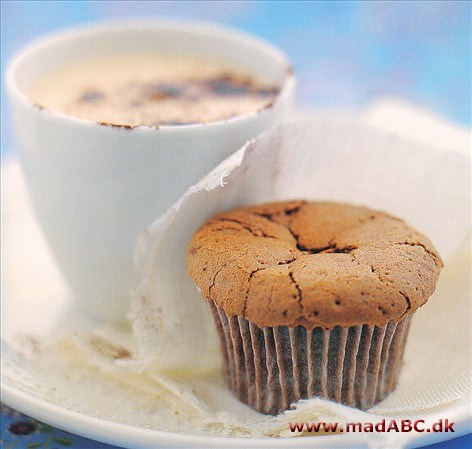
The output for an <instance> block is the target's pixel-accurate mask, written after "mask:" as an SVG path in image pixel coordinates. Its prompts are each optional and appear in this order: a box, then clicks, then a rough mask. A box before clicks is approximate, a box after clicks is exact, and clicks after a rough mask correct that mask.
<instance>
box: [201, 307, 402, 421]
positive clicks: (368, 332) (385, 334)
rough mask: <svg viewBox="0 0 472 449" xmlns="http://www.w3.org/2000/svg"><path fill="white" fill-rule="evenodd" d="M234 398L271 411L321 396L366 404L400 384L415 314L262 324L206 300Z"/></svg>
mask: <svg viewBox="0 0 472 449" xmlns="http://www.w3.org/2000/svg"><path fill="white" fill-rule="evenodd" d="M208 304H209V305H210V309H211V311H212V314H213V319H214V321H215V324H216V328H217V330H218V334H219V338H220V343H221V348H222V352H223V359H224V367H225V370H224V374H225V379H226V382H227V384H228V386H229V387H230V388H231V390H232V391H233V393H234V394H235V395H236V397H237V398H238V399H239V400H241V401H242V402H245V403H246V404H248V405H250V406H251V407H252V408H254V409H255V410H257V411H259V412H261V413H266V414H270V415H275V414H277V413H279V412H282V411H284V410H287V409H289V408H290V405H291V404H293V403H295V402H297V401H299V400H300V399H308V398H312V397H322V398H326V399H331V400H333V401H336V402H341V403H343V404H345V405H350V406H353V407H356V408H359V409H362V410H366V409H368V408H370V407H372V406H374V405H375V404H377V403H378V402H380V401H381V400H382V399H383V398H385V397H386V396H387V395H388V394H389V393H390V392H392V391H393V390H394V389H395V386H396V384H397V380H398V376H399V372H400V369H401V365H402V360H403V352H404V349H405V344H406V339H407V335H408V330H409V326H410V321H411V315H407V316H406V317H405V318H403V319H402V320H401V321H399V322H394V321H390V322H389V323H387V325H386V326H369V325H367V324H365V325H360V326H350V327H341V326H335V327H334V328H333V329H331V330H326V329H323V328H321V327H315V328H314V329H312V330H310V329H306V328H305V327H303V326H297V327H292V328H289V327H288V326H274V327H264V328H260V327H258V326H256V325H255V324H253V323H251V322H250V321H248V320H246V319H245V318H241V317H237V316H227V315H226V313H225V312H224V310H223V309H222V308H219V307H217V306H216V305H215V303H214V302H213V301H212V300H209V301H208Z"/></svg>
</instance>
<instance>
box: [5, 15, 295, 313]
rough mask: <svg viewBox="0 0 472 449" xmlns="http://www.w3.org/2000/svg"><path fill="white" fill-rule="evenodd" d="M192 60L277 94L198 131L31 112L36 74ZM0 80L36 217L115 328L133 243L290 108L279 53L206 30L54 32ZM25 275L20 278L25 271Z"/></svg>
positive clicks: (83, 297)
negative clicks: (147, 58)
mask: <svg viewBox="0 0 472 449" xmlns="http://www.w3.org/2000/svg"><path fill="white" fill-rule="evenodd" d="M130 53H136V54H143V53H146V54H150V53H151V54H153V53H157V54H162V53H164V54H168V53H170V54H173V55H192V56H197V57H199V58H200V59H202V60H204V61H220V62H222V63H224V64H225V65H229V67H235V68H237V69H240V70H244V71H249V72H252V73H255V74H256V75H259V76H261V77H262V78H263V79H265V80H267V81H268V82H270V83H275V84H276V85H278V86H280V93H279V95H278V97H277V99H276V101H275V102H274V104H273V106H271V107H269V108H266V109H264V110H262V111H259V112H254V113H251V114H246V115H241V116H237V117H234V118H230V119H226V120H220V121H215V122H211V123H207V124H192V125H180V126H162V127H159V129H155V128H150V127H138V128H133V129H126V128H123V127H114V126H106V125H100V124H97V123H94V122H91V121H88V120H83V119H79V118H75V117H71V116H67V115H65V114H61V113H58V112H55V111H51V110H48V109H41V108H38V107H37V106H35V105H34V104H33V103H32V101H31V100H30V99H29V98H28V95H27V94H26V92H27V91H28V89H29V88H30V86H32V84H34V83H35V82H36V81H37V80H39V79H40V78H42V77H44V76H46V75H48V74H50V73H53V72H54V71H56V70H58V69H59V68H62V67H66V66H71V65H74V64H76V63H79V62H81V61H84V60H87V59H89V58H96V57H100V56H114V55H120V54H130ZM6 83H7V89H8V94H9V97H10V103H11V112H12V115H13V123H14V128H15V137H16V145H17V149H18V151H19V153H20V158H21V160H22V163H23V167H24V172H25V177H26V181H27V184H28V188H29V192H30V195H31V199H32V202H33V206H34V209H35V212H36V214H37V216H38V218H39V221H40V223H41V226H42V229H43V232H44V234H45V236H46V238H47V240H48V242H49V244H50V247H51V249H52V251H53V253H54V255H55V257H56V259H57V261H58V263H59V266H60V268H61V270H62V272H63V275H64V277H65V279H66V281H67V282H68V283H69V286H70V287H71V291H72V294H73V297H74V299H75V300H76V301H77V302H78V303H79V304H80V306H81V307H82V308H83V309H85V310H86V311H88V312H90V313H91V314H92V315H94V316H95V317H99V318H103V319H105V320H107V321H112V322H120V321H121V322H122V321H124V320H125V317H126V313H127V311H128V304H129V299H130V293H131V289H132V288H134V287H135V286H136V282H137V279H136V273H135V271H134V267H133V251H134V244H135V241H136V237H137V236H138V235H139V234H140V233H141V232H142V231H143V230H144V229H145V228H146V227H147V226H148V225H149V224H151V223H152V221H153V220H154V219H156V218H157V217H159V216H160V215H161V214H162V213H163V212H164V211H165V210H166V209H167V208H168V207H170V206H171V205H172V204H173V203H174V202H175V201H176V200H177V199H178V198H179V197H180V196H181V195H182V194H183V193H184V192H185V191H186V190H187V188H188V187H189V186H190V185H192V184H193V183H195V182H196V181H198V180H199V179H200V178H201V177H202V176H203V175H205V174H206V173H207V172H209V171H210V170H211V169H212V168H213V167H214V166H215V165H216V164H218V163H219V162H220V161H221V160H223V159H224V158H226V157H227V156H229V155H230V154H231V153H233V152H234V151H235V150H237V149H238V148H240V147H241V146H242V145H243V144H244V143H245V142H246V141H247V140H249V139H251V138H253V137H255V136H256V135H257V134H259V133H260V132H262V131H263V130H264V129H266V128H268V127H270V126H272V125H275V124H277V123H279V122H281V121H282V120H283V119H284V118H285V117H287V115H288V114H289V113H290V111H291V107H292V102H293V90H294V78H293V75H292V73H291V70H290V65H289V63H288V61H287V58H286V57H285V56H284V55H283V54H282V53H281V52H280V51H279V50H277V49H276V48H274V47H272V46H270V45H269V44H267V43H264V42H262V41H260V40H258V39H256V38H254V37H251V36H248V35H245V34H241V33H239V32H236V31H231V30H227V29H224V28H220V27H216V26H209V25H204V24H190V23H175V22H156V21H153V22H151V21H138V22H136V21H134V22H124V23H112V24H110V23H108V24H100V25H93V26H88V27H83V28H78V29H72V30H69V31H67V32H64V31H62V32H60V33H58V34H56V35H54V36H52V37H48V38H45V39H42V40H39V41H37V42H35V43H33V44H32V45H31V46H29V47H28V48H26V49H24V50H23V51H22V52H21V53H20V54H19V55H18V56H17V57H16V58H15V59H14V61H13V62H12V63H11V64H10V66H9V68H8V71H7V76H6ZM25 276H27V274H25Z"/></svg>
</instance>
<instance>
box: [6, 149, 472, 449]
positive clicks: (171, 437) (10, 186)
mask: <svg viewBox="0 0 472 449" xmlns="http://www.w3.org/2000/svg"><path fill="white" fill-rule="evenodd" d="M2 165H3V167H2V204H3V213H2V230H3V246H2V261H3V273H2V284H3V285H2V300H3V304H2V336H3V337H5V338H11V335H13V334H14V333H15V334H16V333H18V332H29V333H32V334H54V332H55V331H57V330H58V327H61V326H63V325H64V323H68V327H70V328H72V327H77V328H81V327H85V328H90V327H93V326H94V325H95V324H97V323H95V322H94V321H93V320H92V319H91V318H89V317H87V316H85V315H82V314H79V313H78V312H77V311H76V310H74V309H71V308H70V306H69V302H68V292H67V289H66V287H65V285H64V283H63V281H62V279H61V278H60V276H59V274H58V271H57V269H56V266H55V264H54V260H53V258H52V257H51V255H50V253H49V250H48V248H47V245H46V243H45V241H44V239H43V237H42V235H41V233H40V231H39V229H38V226H37V223H36V220H35V218H34V216H33V214H32V211H31V206H30V204H29V201H28V197H27V194H26V189H25V186H24V183H23V179H22V174H21V169H20V166H19V163H18V161H17V160H16V159H14V158H12V157H11V158H9V159H7V160H4V161H3V164H2ZM24 273H28V275H27V276H26V277H25V275H24ZM2 363H3V368H4V369H2V401H3V402H5V403H6V404H8V405H9V406H11V407H14V408H16V409H18V410H20V411H22V412H23V413H25V414H28V415H30V416H32V417H34V418H37V419H40V420H42V421H44V422H47V423H49V424H52V425H54V426H57V427H59V428H62V429H64V430H66V431H69V432H72V433H74V434H77V435H81V436H84V437H88V438H91V439H95V440H98V441H102V442H106V443H110V444H115V445H118V446H121V447H128V448H136V447H140V448H157V447H182V448H183V447H189V446H190V445H191V446H192V447H218V448H220V447H244V448H246V447H278V448H283V447H287V448H288V447H290V448H293V447H294V444H296V446H297V447H312V448H313V447H330V448H334V447H350V448H354V447H366V446H368V445H378V444H379V439H378V436H377V438H376V439H375V440H374V436H373V435H369V434H365V433H364V434H349V435H348V434H339V435H330V436H323V437H322V436H319V437H309V438H297V440H296V441H295V440H293V439H292V438H282V439H281V438H279V439H268V438H264V439H258V438H251V439H247V438H223V437H206V436H196V435H189V434H179V433H170V432H163V431H160V430H154V429H147V428H144V427H139V426H134V425H129V424H126V423H124V422H119V419H117V418H116V417H113V416H101V417H100V418H98V417H96V416H92V415H88V414H84V413H83V412H80V411H79V410H77V409H75V408H74V407H73V406H70V405H64V404H61V405H59V404H57V403H54V402H51V401H50V400H48V397H47V391H45V390H44V388H42V386H41V380H40V379H39V378H36V377H35V376H36V370H35V367H34V366H28V365H21V366H19V365H18V363H17V360H16V355H15V351H11V350H10V345H9V344H7V343H4V342H2ZM15 363H17V366H16V368H15V369H16V370H18V372H19V375H17V376H15V375H13V374H12V373H14V372H15V371H14V370H12V369H11V367H12V366H15ZM5 367H7V369H5ZM65 394H67V392H66V393H65ZM66 402H67V401H66ZM455 428H456V433H455V434H454V437H457V436H459V435H461V434H463V433H466V432H467V423H466V422H463V423H461V422H457V423H456V427H455ZM449 435H450V434H445V433H438V434H428V438H427V439H424V438H421V436H418V435H416V436H413V435H411V436H412V439H410V441H409V444H408V446H409V447H415V446H421V445H424V444H428V443H432V442H438V441H441V440H445V439H447V438H448V437H449Z"/></svg>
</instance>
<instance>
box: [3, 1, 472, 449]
mask: <svg viewBox="0 0 472 449" xmlns="http://www.w3.org/2000/svg"><path fill="white" fill-rule="evenodd" d="M1 8H2V10H1V27H2V29H1V37H2V38H1V49H2V52H1V66H2V99H1V107H2V111H1V112H2V113H1V119H2V142H1V144H2V154H5V153H6V152H8V151H10V150H11V149H12V148H13V137H12V130H11V123H10V118H9V115H8V101H7V99H6V97H5V92H4V85H3V74H4V71H5V67H6V64H7V62H8V60H10V58H11V57H12V56H13V55H14V53H15V52H16V51H17V50H18V49H19V48H20V47H21V46H22V45H24V44H25V43H27V42H29V41H30V40H32V39H34V38H35V37H37V36H39V35H41V34H43V33H47V32H51V31H54V30H56V29H59V28H62V27H67V26H70V25H77V24H82V23H86V22H90V21H97V20H104V19H115V18H122V17H129V16H145V17H166V18H173V19H186V20H205V21H212V22H217V23H220V24H224V25H229V26H233V27H237V28H240V29H242V30H245V31H248V32H251V33H254V34H256V35H258V36H260V37H263V38H265V39H267V40H269V41H271V42H272V43H274V44H276V45H277V46H279V47H281V48H282V49H283V50H285V52H287V53H288V54H289V56H290V57H291V59H292V61H293V64H294V67H295V71H296V73H297V76H298V79H299V85H298V98H297V101H298V104H300V105H303V106H308V107H311V106H314V107H318V108H325V107H346V106H347V107H359V106H362V105H365V104H368V103H369V102H371V101H373V100H375V99H376V98H379V97H382V96H397V97H402V98H404V99H406V100H409V101H411V102H414V103H416V104H418V105H419V106H423V107H425V108H428V109H431V110H433V111H434V112H436V113H437V114H440V115H443V116H445V117H447V118H449V119H450V120H452V121H455V122H457V123H459V124H462V125H466V126H470V125H471V123H472V119H471V84H470V83H471V55H472V49H471V3H470V2H467V1H463V2H455V1H444V2H432V1H419V2H407V1H399V2H395V1H384V2H374V1H368V2H355V1H345V2H341V1H340V2H335V1H332V2H326V1H316V2H308V1H299V2H291V1H290V2H289V1H286V2H283V1H230V2H224V1H221V2H220V1H218V2H217V1H214V2H210V1H195V2H186V1H185V2H184V1H175V2H128V1H122V2H116V1H106V2H105V1H87V2H79V1H57V2H52V1H2V2H1ZM7 441H8V440H7ZM82 441H83V443H81V442H82ZM75 443H76V444H77V445H78V446H77V447H79V446H80V447H84V448H92V447H97V449H98V448H99V447H100V448H102V447H103V448H104V447H105V445H99V444H96V445H94V444H93V443H92V442H90V441H86V440H82V439H77V438H76V439H75ZM82 444H83V445H82ZM0 445H1V444H0ZM17 447H18V448H20V447H22V446H20V445H18V446H17ZM74 447H76V446H75V445H74ZM107 447H108V446H107ZM433 447H434V448H435V449H439V448H448V449H453V448H465V447H472V438H471V437H470V436H469V437H462V438H459V439H457V440H452V441H449V442H447V443H442V444H438V445H435V446H433Z"/></svg>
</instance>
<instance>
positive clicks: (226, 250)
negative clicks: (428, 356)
mask: <svg viewBox="0 0 472 449" xmlns="http://www.w3.org/2000/svg"><path fill="white" fill-rule="evenodd" d="M187 264H188V268H189V273H190V276H191V277H192V278H193V280H194V281H195V283H196V285H197V286H198V288H199V289H200V291H201V294H202V295H203V297H204V298H205V299H206V300H207V301H208V304H209V305H210V308H211V311H212V313H213V316H214V321H215V324H216V327H217V329H218V333H219V336H220V341H221V347H222V351H223V356H224V372H225V378H226V381H227V383H228V385H229V386H230V388H231V390H232V391H233V392H234V394H235V395H236V396H237V397H238V398H239V399H240V400H241V401H243V402H245V403H247V404H249V405H250V406H251V407H253V408H254V409H256V410H257V411H259V412H262V413H267V414H277V413H279V412H281V411H283V410H286V409H288V408H289V407H290V404H292V403H293V402H296V401H298V400H299V399H301V398H310V397H314V396H320V397H324V398H328V399H331V400H334V401H337V402H342V403H344V404H347V405H350V406H354V407H357V408H360V409H368V408H370V407H372V406H373V405H374V404H376V403H378V402H379V401H381V400H382V399H383V398H384V397H385V396H386V395H387V394H389V393H390V392H391V391H392V390H393V389H394V388H395V386H396V383H397V379H398V374H399V370H400V367H401V364H402V358H403V351H404V348H405V342H406V338H407V334H408V328H409V325H410V321H411V317H412V315H413V314H414V312H415V311H416V310H417V309H418V308H419V307H420V306H422V305H423V304H424V303H425V302H426V301H427V300H428V298H429V297H430V295H431V294H432V293H433V291H434V289H435V286H436V282H437V279H438V276H439V272H440V270H441V267H442V262H441V258H440V257H439V255H438V253H437V251H436V250H435V248H434V247H433V245H432V244H431V242H430V241H429V240H428V239H427V238H426V237H425V236H423V235H422V234H420V233H419V232H417V231H415V230H414V229H412V228H411V227H409V226H408V225H407V224H405V222H404V221H402V220H400V219H398V218H395V217H392V216H390V215H388V214H386V213H383V212H378V211H374V210H371V209H368V208H366V207H361V206H354V205H349V204H342V203H331V202H305V201H290V202H279V203H271V204H262V205H258V206H251V207H245V208H240V209H235V210H232V211H230V212H226V213H221V214H217V215H215V216H214V217H213V218H211V219H210V220H209V221H208V222H207V223H206V224H205V225H204V226H202V227H201V228H200V229H199V230H198V231H197V232H196V233H195V234H194V236H193V238H192V241H191V243H190V246H189V249H188V253H187Z"/></svg>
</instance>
